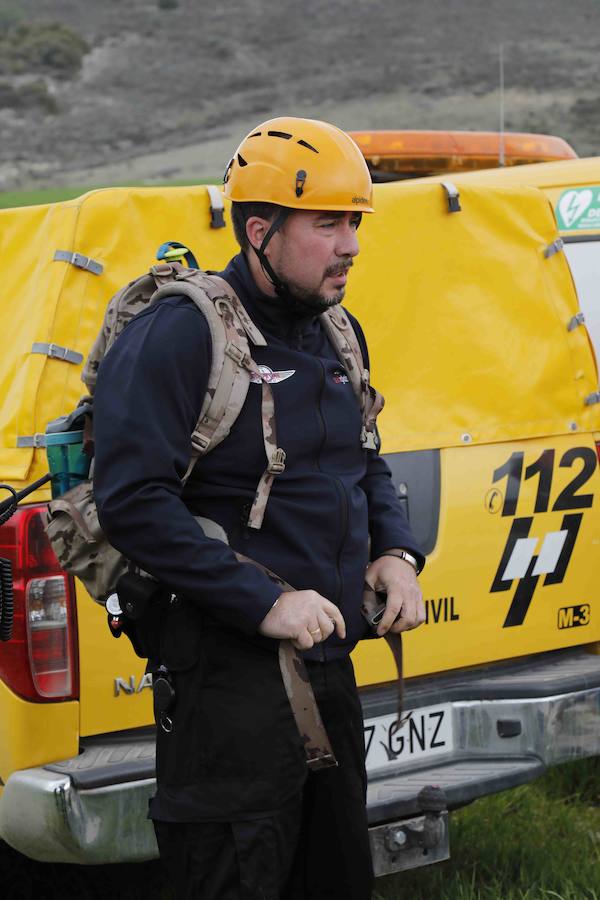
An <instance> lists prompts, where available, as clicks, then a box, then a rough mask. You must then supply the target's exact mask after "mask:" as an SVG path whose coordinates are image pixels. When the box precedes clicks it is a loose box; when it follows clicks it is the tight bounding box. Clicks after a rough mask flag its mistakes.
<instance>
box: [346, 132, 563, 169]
mask: <svg viewBox="0 0 600 900" xmlns="http://www.w3.org/2000/svg"><path fill="white" fill-rule="evenodd" d="M350 134H351V136H352V137H353V138H354V140H355V141H356V143H357V144H358V146H359V147H360V149H361V151H362V153H363V155H364V157H365V159H366V160H367V163H368V164H369V166H370V168H371V169H374V170H376V171H380V172H390V173H397V174H401V173H406V174H407V175H411V174H414V175H422V174H425V173H427V174H434V173H440V172H460V171H468V170H470V169H488V168H492V167H494V166H498V165H499V164H500V157H501V151H502V144H503V145H504V164H505V165H507V166H518V165H523V164H525V163H536V162H550V161H552V160H557V159H575V158H576V157H577V154H576V153H575V151H574V150H573V148H572V147H571V146H570V145H569V144H568V143H567V142H566V141H565V140H563V139H562V138H560V137H554V136H553V135H548V134H518V133H515V132H505V133H504V135H500V133H499V132H497V131H351V132H350Z"/></svg>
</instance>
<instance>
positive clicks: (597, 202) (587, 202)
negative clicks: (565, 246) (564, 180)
mask: <svg viewBox="0 0 600 900" xmlns="http://www.w3.org/2000/svg"><path fill="white" fill-rule="evenodd" d="M556 218H557V219H558V227H559V229H560V230H561V231H597V230H600V185H591V186H588V187H583V188H569V190H568V191H563V193H562V194H561V196H560V198H559V201H558V203H557V204H556Z"/></svg>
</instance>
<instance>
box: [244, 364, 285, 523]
mask: <svg viewBox="0 0 600 900" xmlns="http://www.w3.org/2000/svg"><path fill="white" fill-rule="evenodd" d="M252 362H253V368H252V370H253V372H254V374H255V375H256V376H257V377H258V378H260V380H261V382H262V403H261V418H262V433H263V443H264V447H265V455H266V457H267V468H266V469H265V471H264V472H263V474H262V475H261V478H260V481H259V482H258V487H257V488H256V493H255V495H254V501H253V503H252V507H251V509H250V514H249V515H248V527H249V528H254V529H256V530H258V529H259V528H260V527H261V526H262V523H263V519H264V516H265V510H266V508H267V503H268V501H269V495H270V493H271V488H272V487H273V480H274V478H275V476H276V475H281V473H282V472H284V471H285V450H282V449H281V447H278V446H277V428H276V425H275V398H274V396H273V389H272V387H271V385H270V383H269V382H268V381H267V380H266V379H263V375H262V373H261V371H260V369H259V368H258V366H257V365H256V364H255V363H254V361H252Z"/></svg>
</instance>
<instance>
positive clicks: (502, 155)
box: [498, 44, 505, 166]
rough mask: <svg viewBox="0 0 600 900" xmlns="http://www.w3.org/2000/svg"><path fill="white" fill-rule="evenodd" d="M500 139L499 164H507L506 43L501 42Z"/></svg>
mask: <svg viewBox="0 0 600 900" xmlns="http://www.w3.org/2000/svg"><path fill="white" fill-rule="evenodd" d="M499 62H500V141H499V147H498V165H499V166H504V165H505V153H504V44H500V57H499Z"/></svg>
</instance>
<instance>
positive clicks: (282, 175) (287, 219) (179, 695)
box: [94, 118, 424, 900]
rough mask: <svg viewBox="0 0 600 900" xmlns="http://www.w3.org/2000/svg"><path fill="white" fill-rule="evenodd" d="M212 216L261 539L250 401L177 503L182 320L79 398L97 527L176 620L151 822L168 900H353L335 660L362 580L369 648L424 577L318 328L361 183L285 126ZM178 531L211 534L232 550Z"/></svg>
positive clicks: (183, 383)
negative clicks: (88, 402)
mask: <svg viewBox="0 0 600 900" xmlns="http://www.w3.org/2000/svg"><path fill="white" fill-rule="evenodd" d="M225 194H226V196H228V197H229V198H230V199H231V200H232V201H233V203H232V219H233V223H234V230H235V234H236V237H237V239H238V242H239V244H240V246H241V252H240V253H239V254H238V255H237V256H236V257H234V259H232V260H231V262H230V263H229V265H228V266H227V268H226V269H225V271H224V272H223V273H221V274H222V277H223V278H225V280H226V281H227V282H228V283H229V284H230V285H231V287H233V288H234V290H235V291H236V293H237V295H238V297H239V298H240V300H241V301H242V303H243V305H244V307H245V308H246V310H247V312H248V313H249V315H250V318H251V319H252V321H253V322H254V323H255V325H256V326H257V327H258V328H259V329H260V331H261V332H262V334H263V335H264V336H265V338H266V342H267V343H266V346H264V347H253V348H252V355H253V358H254V360H255V362H256V363H257V364H258V366H260V367H261V368H260V372H261V373H262V375H261V377H262V378H268V380H269V382H270V384H271V387H272V390H273V394H274V398H275V424H276V429H277V439H278V444H279V446H280V447H282V448H284V449H285V452H286V460H285V469H284V471H283V472H281V473H280V474H278V475H277V476H276V477H275V478H274V480H273V484H272V488H271V493H270V496H269V499H268V504H267V507H266V512H265V516H264V521H263V523H262V526H261V527H260V528H257V527H255V524H256V523H253V522H252V520H251V509H252V503H253V498H254V496H255V492H256V486H257V483H258V482H259V480H260V479H261V475H262V474H263V472H264V469H265V445H264V442H263V432H262V425H261V396H260V395H261V387H260V378H256V379H255V381H256V382H257V384H250V388H249V392H248V396H247V398H246V401H245V404H244V406H243V409H242V411H241V413H240V415H239V417H238V419H237V420H236V422H235V424H234V426H233V428H232V430H231V433H230V434H229V436H228V437H227V438H226V439H225V440H224V441H223V442H222V443H221V444H220V445H219V446H218V447H216V448H215V449H214V450H213V451H212V452H211V453H209V454H207V455H206V456H205V457H203V458H202V460H201V461H200V462H199V463H198V464H197V465H196V467H195V469H194V471H193V473H192V475H191V477H190V478H189V480H188V481H187V483H186V485H185V488H184V489H183V490H182V485H181V479H182V477H183V475H184V473H185V471H186V469H187V465H188V462H189V456H190V434H191V432H192V430H193V429H194V426H195V424H196V420H197V417H198V414H199V410H200V408H201V405H202V401H203V399H204V395H205V392H206V386H207V380H208V374H209V369H210V361H211V341H210V332H209V329H208V325H207V322H206V320H205V319H204V317H203V315H202V314H201V313H200V311H199V310H198V309H197V308H196V307H195V306H194V304H193V303H191V302H190V301H189V300H188V299H186V298H185V297H182V296H179V297H178V296H172V297H167V298H164V299H163V300H162V301H160V302H159V303H157V304H156V305H154V306H152V307H150V308H149V309H147V310H145V311H144V312H142V313H141V314H139V315H138V316H137V317H136V318H135V319H134V320H133V321H132V322H131V323H130V324H129V325H128V326H127V328H126V329H125V331H124V332H123V334H122V335H121V336H120V337H119V339H118V341H117V342H116V343H115V345H114V347H113V348H112V349H111V351H110V352H109V353H108V354H107V356H106V358H105V360H104V361H103V363H102V365H101V368H100V374H99V379H98V387H97V391H96V398H95V437H96V448H97V449H96V469H95V475H94V486H95V494H96V500H97V504H98V510H99V515H100V520H101V524H102V526H103V528H104V529H105V531H106V534H107V536H108V537H109V539H110V540H111V543H113V544H114V545H115V546H116V547H117V548H118V549H119V550H121V552H122V553H123V554H124V555H125V556H126V557H127V558H128V559H130V560H132V561H133V562H134V563H135V564H136V565H138V566H139V567H140V568H142V569H143V570H145V571H147V572H149V573H150V574H152V575H154V576H155V577H156V578H157V579H158V580H159V581H160V582H161V583H163V584H164V585H166V586H167V587H168V590H169V591H170V592H173V593H174V594H175V595H176V596H177V597H178V598H180V599H179V601H178V602H177V603H175V605H174V608H173V609H170V610H169V611H168V613H166V614H165V616H164V617H163V622H162V625H161V646H160V651H159V652H158V657H159V658H157V660H154V661H153V665H156V663H157V662H158V663H161V664H162V665H163V666H164V667H165V668H166V669H168V672H169V675H168V678H169V680H170V685H171V688H172V690H173V692H174V696H175V701H174V705H173V707H172V709H171V710H170V711H169V715H168V717H167V718H165V719H162V718H161V719H160V720H159V728H158V729H157V794H156V796H155V797H154V798H153V800H152V801H151V804H150V816H151V817H152V819H153V820H154V825H155V829H156V834H157V839H158V845H159V849H160V853H161V856H162V857H163V858H164V859H165V861H166V863H167V866H168V867H169V870H170V872H171V874H172V878H173V881H174V883H175V885H176V891H177V896H178V897H195V898H196V897H197V898H203V900H217V898H218V900H236V898H242V897H243V898H247V900H258V898H262V900H277V898H294V900H300V898H313V900H315V898H323V900H325V898H339V900H342V898H343V900H367V898H369V897H370V896H371V890H372V868H371V862H370V854H369V843H368V833H367V824H366V813H365V790H366V775H365V770H364V742H363V732H362V717H361V710H360V703H359V700H358V695H357V691H356V686H355V682H354V677H353V672H352V665H351V662H350V659H349V655H348V654H349V652H350V651H351V649H352V648H353V647H354V646H355V644H356V642H357V641H358V640H360V639H361V638H363V637H366V636H367V632H368V629H367V627H366V624H365V621H364V619H363V618H362V616H361V612H360V600H361V595H362V590H363V583H364V580H365V578H366V579H367V581H368V583H369V584H371V586H373V587H376V588H377V589H378V590H383V591H386V592H387V597H388V600H387V610H386V612H385V615H384V617H383V620H382V622H381V624H380V626H379V632H378V633H379V634H380V635H382V634H384V633H385V632H387V631H388V630H389V629H392V630H394V631H398V632H399V631H402V630H405V629H409V628H413V627H416V626H417V625H419V624H421V622H422V621H423V620H424V609H423V604H422V600H421V595H420V592H419V588H418V584H417V580H416V574H417V572H416V570H417V569H419V568H420V567H421V565H422V564H423V561H424V560H423V558H422V556H421V554H420V551H419V549H418V547H417V546H416V544H415V541H414V538H413V536H412V534H411V531H410V528H409V526H408V524H407V522H406V520H405V518H404V516H403V513H402V511H401V508H400V505H399V503H398V501H397V498H396V496H395V492H394V489H393V486H392V483H391V479H390V474H389V470H388V468H387V466H386V465H385V463H384V462H383V460H382V459H380V457H379V455H378V451H377V449H365V447H363V446H362V445H361V425H362V420H361V413H360V410H359V408H358V404H357V401H356V398H355V396H354V393H353V391H352V387H351V385H350V384H349V382H348V378H347V376H346V373H345V370H344V367H343V366H342V365H341V363H340V361H339V359H338V358H337V356H336V354H335V352H334V350H333V347H332V345H331V344H330V342H329V340H328V339H327V337H326V334H325V331H324V329H323V325H322V323H321V321H320V320H319V318H318V316H319V314H320V313H322V312H323V311H324V310H326V309H328V308H329V307H331V306H334V305H336V304H339V303H340V301H341V300H342V298H343V296H344V293H345V285H346V281H347V278H348V274H349V270H350V268H351V266H352V261H353V259H354V257H355V256H356V254H357V253H358V242H357V228H358V226H359V223H360V219H361V215H362V213H371V212H372V211H373V210H372V207H371V197H372V185H371V180H370V176H369V172H368V169H367V166H366V164H365V162H364V159H363V158H362V156H361V154H360V151H359V150H358V148H357V147H356V145H355V144H354V142H353V141H352V140H351V139H350V137H349V136H348V135H346V134H345V133H344V132H342V131H340V130H339V129H337V128H335V127H334V126H332V125H328V124H326V123H324V122H316V121H311V120H305V119H293V118H280V119H275V120H272V121H269V122H266V123H264V124H263V125H260V126H259V127H258V128H257V129H255V130H254V131H253V132H252V133H251V134H250V135H248V137H247V138H246V139H245V140H244V141H242V144H241V145H240V147H239V148H238V150H237V151H236V154H235V156H234V157H233V159H232V161H231V162H230V164H229V166H228V169H227V172H226V176H225ZM350 321H351V322H352V327H353V328H354V329H355V331H356V334H357V337H358V340H359V342H360V344H361V347H362V349H363V356H364V358H365V360H366V359H367V351H366V346H365V342H364V337H363V335H362V332H361V330H360V327H359V325H358V323H357V322H356V321H355V320H354V319H352V318H351V319H350ZM194 515H202V516H203V517H206V518H207V519H210V520H212V521H213V522H216V523H217V524H218V526H220V528H221V529H223V530H224V532H225V533H226V535H227V538H228V542H229V545H230V546H227V544H226V543H224V542H223V541H221V540H217V539H215V538H214V537H213V538H211V537H208V536H207V534H205V533H204V531H203V529H202V528H201V527H200V525H199V524H198V522H197V521H196V519H195V518H194ZM369 537H370V544H371V559H372V562H371V564H370V565H369V564H368V560H369ZM234 550H236V551H239V552H241V553H243V554H244V555H245V556H247V557H249V558H251V559H254V560H256V561H257V562H259V563H261V564H263V565H265V566H268V567H269V568H270V569H271V570H273V571H275V572H276V573H277V574H278V575H279V576H281V578H283V579H285V580H286V581H287V582H288V583H289V584H290V585H293V588H294V590H291V591H283V592H282V590H281V588H280V587H278V586H277V585H276V584H275V583H274V582H273V581H272V580H270V579H269V578H268V577H267V575H266V574H264V573H263V572H262V571H260V570H258V569H257V568H255V567H253V566H252V565H250V564H247V563H241V562H239V561H238V560H237V558H236V556H235V555H234V552H233V551H234ZM282 639H289V640H291V641H292V642H293V643H294V645H295V646H296V647H297V648H299V649H301V650H303V651H305V654H304V655H305V660H306V665H307V668H308V671H309V675H310V680H311V683H312V687H313V690H314V692H315V696H316V699H317V703H318V705H319V709H320V712H321V715H322V717H323V720H324V723H325V727H326V729H327V732H328V735H329V738H330V740H331V743H332V747H333V751H334V753H335V756H336V758H337V761H338V766H337V767H336V768H332V769H327V770H325V771H321V772H316V773H311V774H307V768H306V762H305V757H304V752H303V746H302V742H301V740H300V736H299V733H298V729H297V727H296V725H295V722H294V719H293V716H292V714H291V709H290V704H289V701H288V698H287V696H286V693H285V690H284V685H283V682H282V678H281V674H280V670H279V664H278V654H277V652H276V651H277V647H278V641H279V640H282Z"/></svg>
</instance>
